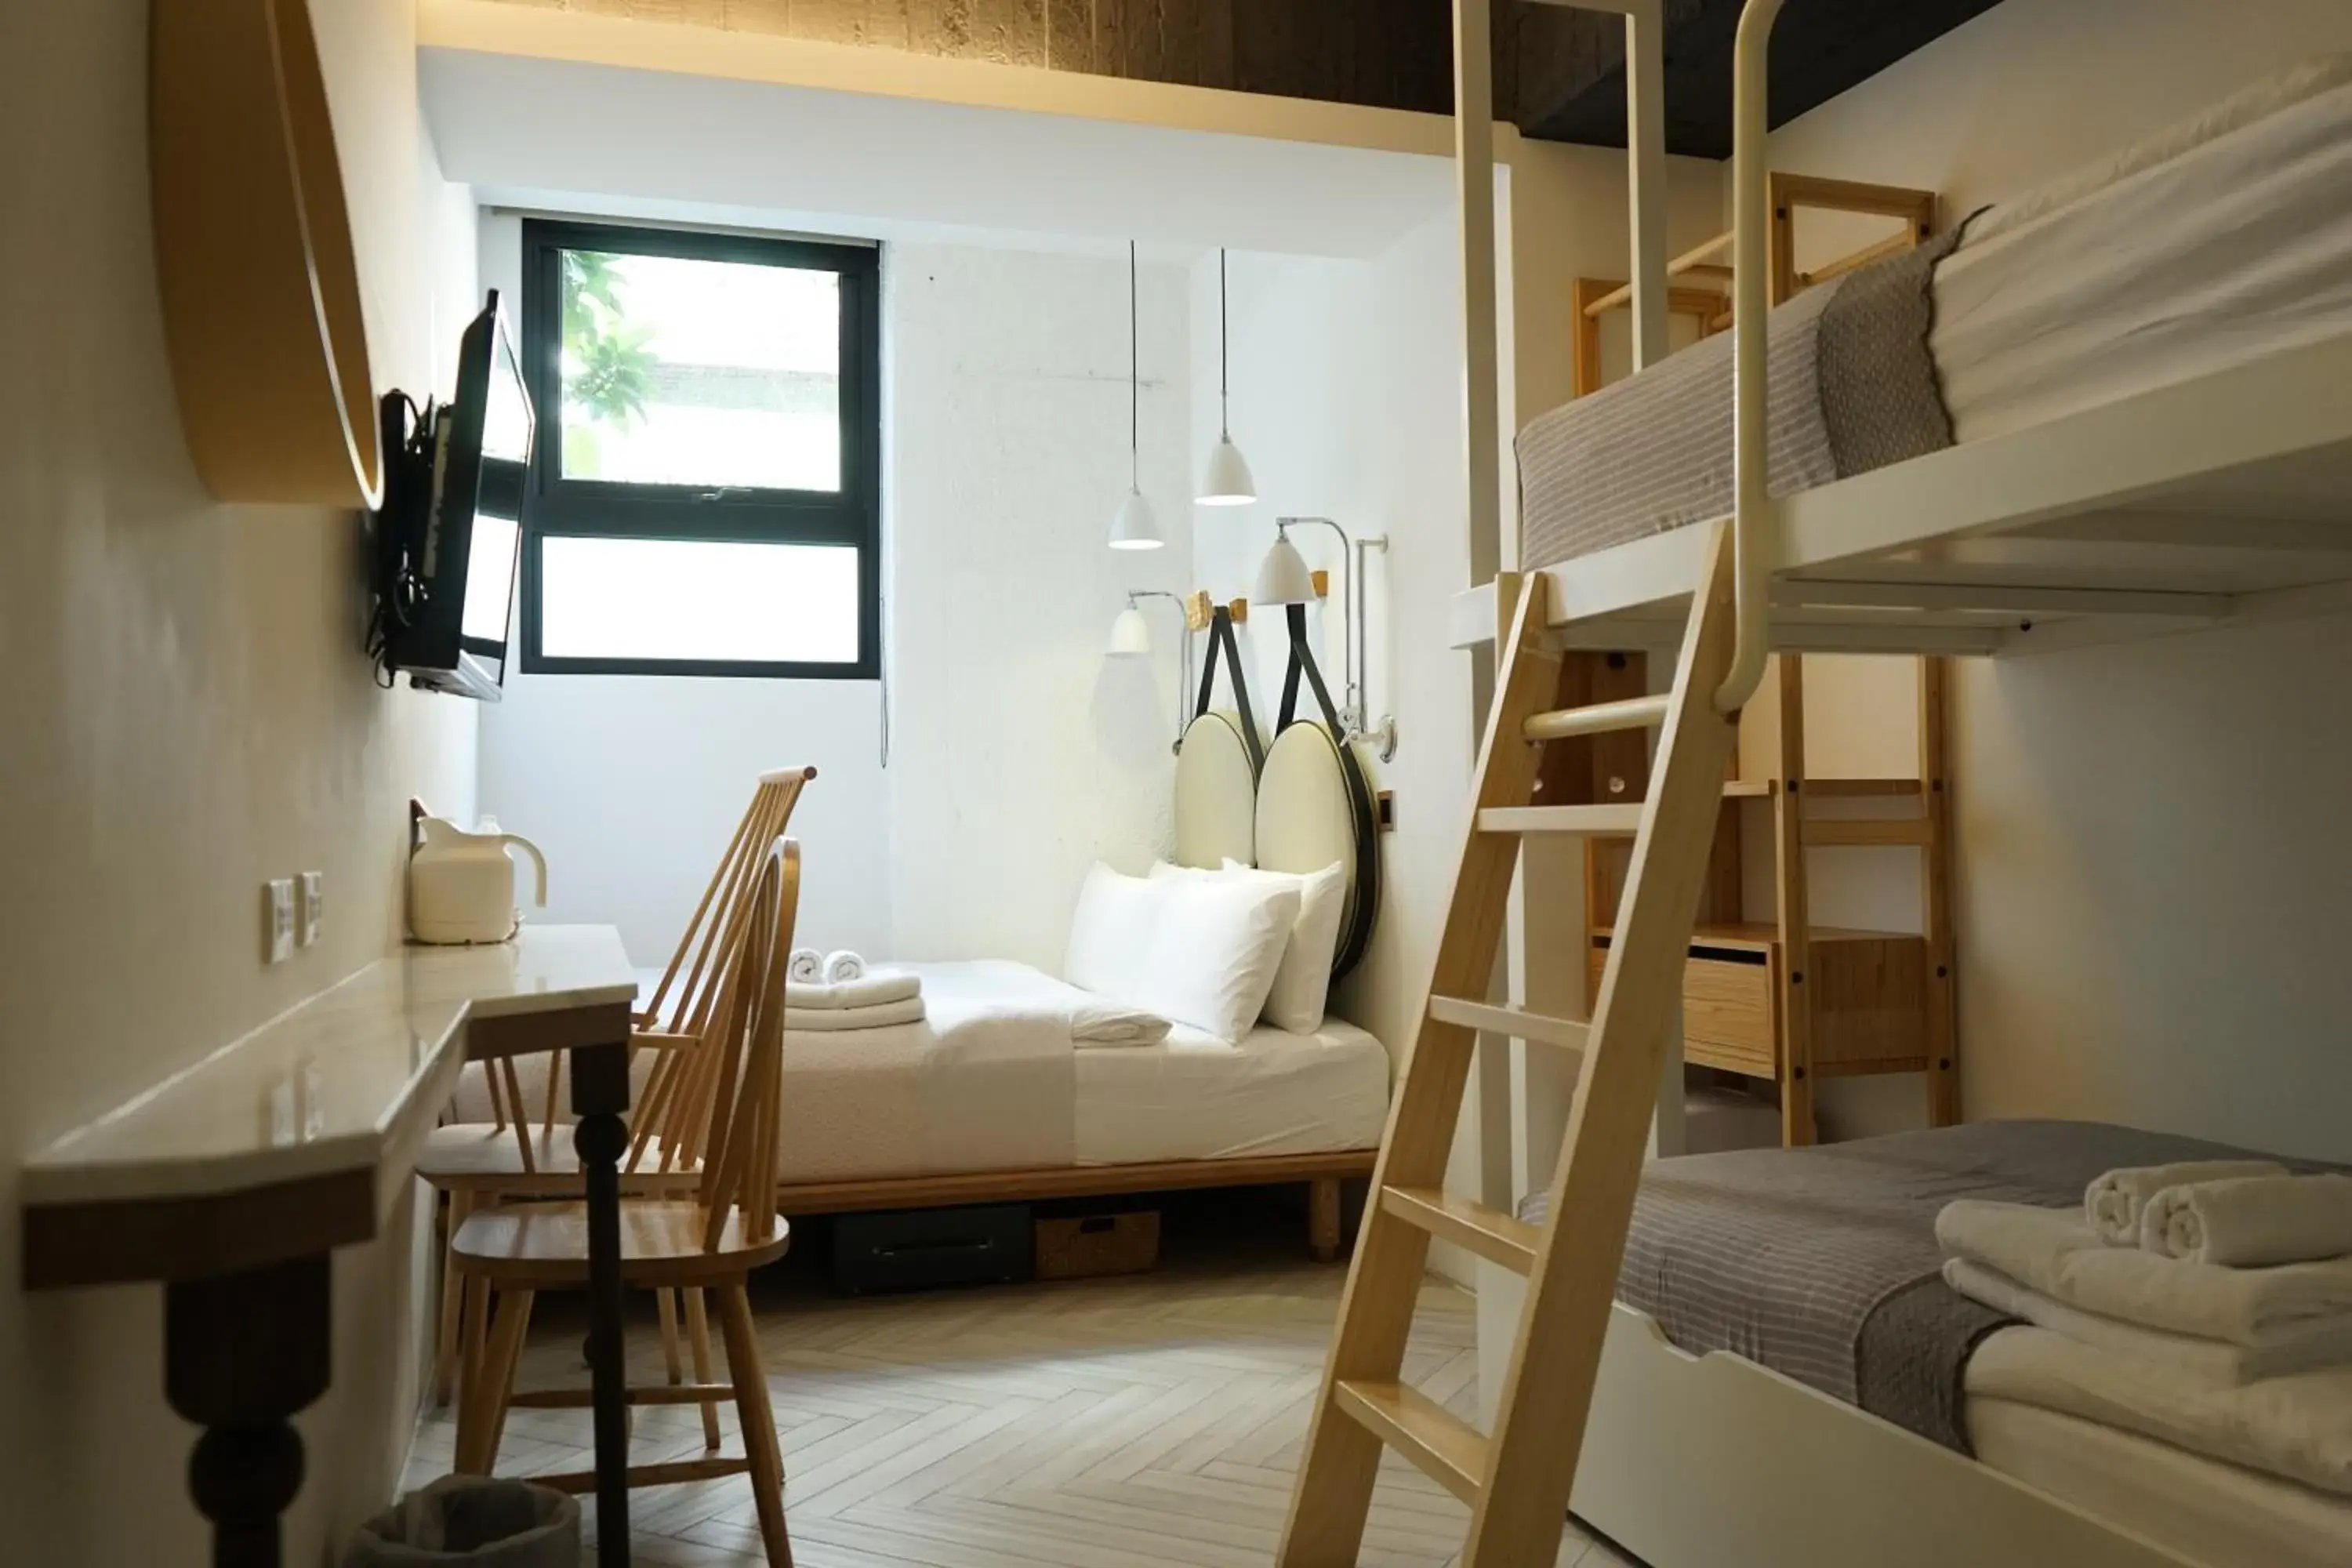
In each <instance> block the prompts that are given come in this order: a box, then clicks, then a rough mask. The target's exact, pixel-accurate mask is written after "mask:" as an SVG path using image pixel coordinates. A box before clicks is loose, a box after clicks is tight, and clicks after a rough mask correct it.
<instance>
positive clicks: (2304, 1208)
mask: <svg viewBox="0 0 2352 1568" xmlns="http://www.w3.org/2000/svg"><path fill="white" fill-rule="evenodd" d="M2139 1244H2140V1247H2142V1248H2143V1249H2144V1250H2146V1251H2148V1252H2159V1253H2162V1254H2163V1255H2164V1256H2165V1257H2167V1258H2184V1259H2186V1260H2188V1261H2189V1262H2191V1263H2213V1264H2219V1265H2221V1267H2223V1268H2271V1267H2273V1266H2274V1265H2277V1264H2281V1263H2316V1262H2319V1261H2321V1260H2322V1259H2325V1258H2343V1257H2346V1256H2347V1255H2352V1176H2333V1175H2326V1176H2284V1175H2281V1176H2236V1177H2231V1178H2229V1179H2226V1180H2223V1181H2218V1182H2191V1183H2189V1184H2186V1185H2183V1186H2177V1187H2166V1188H2165V1189H2163V1190H2162V1191H2161V1192H2159V1193H2158V1194H2156V1195H2155V1196H2154V1197H2152V1198H2150V1199H2148V1201H2147V1210H2146V1212H2145V1213H2143V1214H2142V1215H2141V1216H2140V1233H2139Z"/></svg>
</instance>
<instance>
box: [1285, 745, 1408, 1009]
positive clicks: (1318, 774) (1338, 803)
mask: <svg viewBox="0 0 2352 1568" xmlns="http://www.w3.org/2000/svg"><path fill="white" fill-rule="evenodd" d="M1372 809H1373V807H1372V797H1371V788H1370V784H1369V783H1368V782H1367V781H1366V779H1365V777H1364V773H1363V765H1362V764H1361V763H1359V762H1358V761H1357V760H1356V756H1355V753H1354V752H1352V751H1350V750H1349V749H1348V748H1346V747H1344V746H1342V745H1340V744H1339V742H1338V741H1336V740H1335V739H1333V737H1332V734H1331V731H1329V730H1328V729H1327V728H1325V727H1324V726H1323V725H1322V724H1319V723H1317V722H1315V721H1312V720H1301V721H1298V722H1297V723H1294V724H1292V725H1291V726H1290V727H1289V728H1287V729H1286V730H1284V731H1282V733H1281V734H1279V735H1277V736H1276V737H1275V740H1274V744H1273V745H1272V746H1270V747H1269V748H1267V750H1266V753H1265V773H1262V774H1261V775H1260V776H1259V778H1258V781H1257V831H1256V840H1257V860H1256V864H1257V865H1258V866H1259V867H1260V868H1262V869H1265V870H1268V871H1291V872H1296V873H1298V874H1301V875H1304V874H1306V873H1307V872H1310V871H1320V870H1321V869H1323V868H1325V867H1326V866H1329V865H1333V864H1335V863H1336V864H1338V865H1340V866H1344V867H1346V868H1347V872H1348V906H1347V912H1346V914H1345V916H1344V917H1343V918H1342V919H1341V921H1340V925H1339V949H1338V951H1337V952H1336V953H1335V954H1334V955H1333V958H1332V963H1331V973H1332V977H1333V978H1334V979H1337V978H1338V977H1339V976H1340V975H1343V974H1346V973H1348V972H1349V971H1350V970H1352V969H1354V968H1355V967H1356V964H1357V963H1358V962H1359V961H1360V960H1361V959H1362V958H1363V956H1364V949H1365V948H1366V946H1368V945H1369V944H1370V941H1371V935H1372V918H1373V916H1374V915H1375V914H1376V913H1377V912H1378V911H1379V909H1380V900H1381V868H1380V852H1379V847H1378V843H1377V840H1376V839H1375V837H1374V828H1375V826H1376V825H1375V823H1374V822H1373V819H1372V815H1371V813H1372Z"/></svg>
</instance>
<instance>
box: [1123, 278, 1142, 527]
mask: <svg viewBox="0 0 2352 1568" xmlns="http://www.w3.org/2000/svg"><path fill="white" fill-rule="evenodd" d="M1135 296H1136V282H1135V241H1133V240H1131V239H1130V240H1129V241H1128V242H1127V462H1128V486H1129V489H1133V490H1135V491H1136V492H1137V493H1139V494H1140V493H1141V491H1142V489H1143V350H1142V342H1143V338H1142V331H1141V328H1140V327H1139V324H1138V323H1139V320H1140V316H1139V309H1138V307H1137V305H1136V299H1135Z"/></svg>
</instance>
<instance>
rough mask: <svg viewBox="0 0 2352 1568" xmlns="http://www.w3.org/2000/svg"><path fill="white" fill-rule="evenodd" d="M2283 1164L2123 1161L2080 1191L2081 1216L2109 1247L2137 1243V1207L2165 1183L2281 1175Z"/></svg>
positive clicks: (2253, 1161) (2250, 1161)
mask: <svg viewBox="0 0 2352 1568" xmlns="http://www.w3.org/2000/svg"><path fill="white" fill-rule="evenodd" d="M2285 1174H2286V1167H2285V1166H2284V1165H2282V1164H2279V1163H2276V1162H2275V1161H2272V1160H2183V1161H2180V1162H2179V1163H2175V1164H2170V1165H2127V1166H2126V1167H2125V1168H2124V1169H2122V1170H2120V1171H2109V1172H2108V1173H2106V1174H2105V1175H2104V1176H2101V1177H2099V1178H2098V1179H2097V1180H2096V1181H2095V1182H2093V1183H2092V1184H2090V1186H2089V1187H2087V1188H2085V1189H2084V1193H2083V1218H2084V1221H2085V1222H2086V1223H2088V1224H2089V1226H2090V1227H2091V1228H2092V1229H2093V1230H2094V1231H2095V1232H2097V1233H2098V1237H2099V1239H2100V1240H2101V1241H2104V1242H2105V1243H2106V1244H2107V1245H2108V1246H2109V1247H2137V1246H2138V1245H2139V1217H2140V1211H2141V1210H2143V1209H2145V1208H2146V1207H2147V1200H2148V1199H2150V1198H2152V1197H2154V1196H2156V1194H2158V1193H2160V1192H2162V1191H2163V1190H2164V1189H2165V1188H2167V1187H2185V1186H2187V1185H2188V1184H2189V1183H2191V1182H2219V1181H2226V1180H2227V1179H2229V1178H2230V1177H2231V1176H2284V1175H2285Z"/></svg>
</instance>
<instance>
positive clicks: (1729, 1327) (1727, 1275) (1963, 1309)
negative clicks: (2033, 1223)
mask: <svg viewBox="0 0 2352 1568" xmlns="http://www.w3.org/2000/svg"><path fill="white" fill-rule="evenodd" d="M2247 1156H2248V1152H2247V1151H2244V1150H2238V1149H2231V1148H2228V1147H2226V1146H2224V1145H2221V1144H2217V1143H2206V1142H2200V1141H2199V1140H2197V1139H2193V1138H2179V1137H2175V1136H2173V1135H2171V1134H2169V1133H2163V1132H2146V1131H2139V1130H2137V1129H2135V1128H2129V1127H2111V1126H2107V1125H2105V1124H2103V1123H2099V1122H2089V1121H1979V1122H1970V1123H1968V1124H1966V1125H1964V1126H1959V1127H1946V1128H1939V1129H1937V1130H1936V1131H1927V1132H1898V1133H1895V1134H1893V1135H1891V1136H1888V1137H1884V1138H1863V1139H1856V1140H1854V1141H1853V1142H1846V1143H1833V1144H1828V1145H1824V1146H1822V1147H1818V1148H1811V1149H1743V1150H1739V1151H1737V1152H1732V1153H1726V1154H1692V1155H1686V1156H1685V1157H1683V1158H1680V1159H1672V1160H1661V1161H1658V1162H1657V1163H1654V1164H1653V1165H1651V1166H1650V1168H1649V1170H1648V1171H1647V1172H1646V1173H1644V1174H1643V1178H1642V1188H1641V1194H1640V1196H1639V1198H1638V1199H1637V1200H1636V1202H1635V1204H1634V1207H1633V1230H1632V1232H1631V1234H1630V1237H1629V1238H1628V1240H1627V1242H1626V1244H1625V1262H1624V1266H1623V1268H1622V1270H1621V1272H1620V1273H1619V1275H1618V1279H1617V1299H1618V1300H1620V1301H1622V1302H1623V1303H1624V1304H1625V1305H1627V1306H1629V1307H1633V1308H1634V1309H1636V1310H1640V1311H1643V1312H1645V1313H1647V1314H1648V1315H1649V1316H1651V1317H1652V1318H1654V1319H1655V1320H1657V1323H1658V1326H1659V1328H1660V1329H1662V1330H1663V1331H1664V1332H1665V1335H1666V1337H1667V1338H1668V1339H1670V1340H1672V1341H1673V1342H1675V1344H1677V1345H1679V1346H1680V1347H1682V1348H1683V1349H1684V1350H1685V1351H1687V1352H1690V1353H1691V1354H1693V1355H1702V1354H1705V1353H1706V1352H1708V1351H1727V1352H1731V1353H1732V1354H1734V1355H1738V1356H1744V1357H1746V1358H1747V1359H1748V1360H1749V1361H1752V1362H1756V1363H1760V1364H1762V1365H1764V1366H1768V1367H1770V1368H1771V1369H1772V1370H1773V1371H1775V1372H1778V1373H1782V1374H1783V1375H1785V1376H1788V1377H1793V1378H1795V1379H1796V1380H1797V1381H1798V1382H1799V1383H1801V1384H1806V1385H1807V1386H1808V1387H1811V1388H1814V1389H1818V1390H1819V1391H1820V1392H1822V1393H1823V1394H1829V1395H1830V1396H1832V1398H1835V1399H1840V1400H1843V1401H1844V1402H1845V1403H1847V1404H1849V1405H1861V1406H1862V1408H1864V1410H1867V1411H1869V1412H1870V1413H1871V1414H1872V1415H1878V1416H1883V1417H1884V1418H1885V1419H1886V1420H1889V1421H1892V1422H1894V1423H1895V1425H1897V1426H1905V1427H1908V1428H1909V1429H1910V1430H1912V1431H1914V1432H1916V1433H1918V1434H1920V1435H1921V1436H1926V1437H1930V1438H1933V1439H1934V1440H1936V1441H1937V1442H1939V1443H1942V1444H1943V1445H1945V1446H1946V1447H1952V1448H1958V1449H1959V1450H1961V1451H1962V1452H1966V1451H1967V1446H1968V1445H1967V1436H1966V1433H1965V1431H1964V1428H1963V1425H1962V1420H1961V1389H1962V1379H1963V1374H1964V1373H1965V1372H1966V1369H1967V1364H1968V1358H1969V1352H1971V1351H1973V1350H1974V1349H1975V1347H1976V1345H1977V1343H1978V1342H1979V1341H1980V1340H1982V1339H1983V1338H1984V1337H1985V1336H1986V1335H1987V1334H1989V1333H1990V1332H1991V1331H1993V1330H1995V1329H1997V1328H2000V1327H2001V1326H2002V1325H2004V1324H2007V1323H2011V1322H2014V1321H2016V1320H2014V1319H2011V1318H2007V1317H2004V1316H2002V1315H2001V1314H2000V1313H1998V1312H1995V1311H1993V1310H1991V1309H1990V1308H1988V1307H1983V1306H1979V1304H1978V1303H1976V1302H1974V1301H1971V1300H1968V1299H1967V1298H1965V1297H1963V1296H1961V1295H1960V1294H1959V1293H1958V1291H1956V1290H1954V1289H1951V1288H1950V1287H1949V1286H1948V1285H1946V1284H1945V1283H1944V1278H1943V1272H1942V1269H1943V1261H1944V1259H1943V1253H1942V1251H1941V1249H1940V1248H1938V1247H1937V1244H1936V1215H1937V1212H1938V1211H1940V1210H1941V1209H1942V1208H1943V1206H1944V1205H1946V1204H1948V1203H1950V1202H1951V1201H1952V1200H1953V1199H1955V1198H1990V1199H1996V1200H1999V1201H2001V1202H2005V1203H2021V1204H2032V1205H2036V1206H2038V1207H2042V1208H2064V1207H2068V1206H2070V1205H2078V1204H2080V1203H2081V1202H2082V1200H2083V1190H2084V1188H2085V1187H2087V1186H2089V1185H2090V1184H2091V1182H2092V1180H2093V1178H2095V1177H2096V1176H2098V1175H2101V1174H2102V1173H2105V1172H2107V1171H2112V1170H2116V1169H2117V1168H2119V1167H2122V1166H2126V1165H2160V1164H2166V1163H2170V1162H2172V1161H2176V1160H2215V1159H2233V1158H2245V1157H2247ZM2287 1163H2289V1164H2290V1165H2294V1164H2296V1162H2293V1161H2290V1162H2287ZM2310 1168H2317V1167H2310ZM1543 1207H1544V1194H1537V1195H1536V1196H1534V1197H1531V1198H1530V1199H1529V1200H1528V1203H1527V1205H1524V1207H1523V1211H1522V1213H1523V1217H1526V1218H1528V1219H1530V1220H1533V1219H1538V1218H1540V1217H1541V1214H1542V1210H1543Z"/></svg>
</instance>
